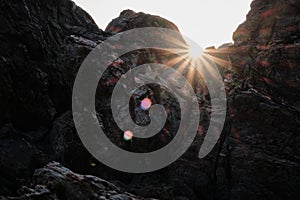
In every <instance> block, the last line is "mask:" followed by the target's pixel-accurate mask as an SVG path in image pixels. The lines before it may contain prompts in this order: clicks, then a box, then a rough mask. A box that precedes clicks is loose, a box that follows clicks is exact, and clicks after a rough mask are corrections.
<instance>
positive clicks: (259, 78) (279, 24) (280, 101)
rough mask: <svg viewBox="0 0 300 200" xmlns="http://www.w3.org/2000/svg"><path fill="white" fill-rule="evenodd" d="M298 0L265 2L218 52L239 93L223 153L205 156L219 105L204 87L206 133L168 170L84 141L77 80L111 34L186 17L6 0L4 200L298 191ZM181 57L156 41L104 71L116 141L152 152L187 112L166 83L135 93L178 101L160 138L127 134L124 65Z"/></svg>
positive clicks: (141, 119) (264, 195)
mask: <svg viewBox="0 0 300 200" xmlns="http://www.w3.org/2000/svg"><path fill="white" fill-rule="evenodd" d="M299 6H300V2H299V1H298V0H273V1H271V0H270V1H267V0H254V1H253V3H252V5H251V11H250V12H249V14H248V15H247V20H246V21H245V22H244V23H243V24H242V25H240V26H239V27H238V29H237V30H236V32H235V33H234V34H233V39H234V44H233V45H224V46H222V47H221V48H219V49H212V48H211V49H207V51H208V52H209V53H210V54H211V55H212V57H213V58H214V59H215V61H216V63H217V64H218V66H219V67H220V71H221V72H222V74H223V75H224V79H225V81H226V88H227V91H228V97H229V98H228V99H229V102H228V104H229V110H228V112H229V114H228V118H229V119H230V120H228V122H227V124H226V127H225V129H224V133H223V134H222V139H221V140H220V143H219V144H218V145H217V146H216V148H215V149H214V150H213V152H212V153H211V154H209V155H208V157H206V158H205V159H202V160H199V159H197V153H198V150H199V145H200V144H201V141H202V139H203V132H205V130H206V128H207V124H208V121H209V113H210V111H209V109H210V103H209V98H208V97H206V96H207V94H201V98H200V99H199V103H200V104H201V106H200V109H201V122H200V124H199V125H200V126H199V134H198V136H197V138H196V139H195V141H194V143H193V145H192V146H191V148H190V149H189V150H188V151H187V152H186V153H185V154H184V155H183V156H182V158H180V159H179V160H178V161H176V162H175V163H173V164H172V165H170V166H169V167H166V168H164V169H162V170H159V171H157V172H152V173H147V174H139V175H136V174H127V173H121V172H117V171H115V170H112V169H110V168H108V167H106V166H104V165H102V164H101V163H99V162H97V161H96V160H95V159H94V158H93V157H92V156H91V155H90V154H89V153H88V152H87V151H86V150H85V148H84V147H83V145H82V144H81V142H80V140H79V138H78V136H77V133H76V129H75V127H74V122H73V119H72V113H71V95H72V86H73V82H74V78H75V76H76V73H77V70H78V68H79V67H80V64H81V63H82V61H83V59H84V58H85V57H86V56H87V54H88V53H89V52H90V51H91V50H92V49H93V48H94V47H95V46H96V45H97V44H99V43H101V42H102V41H103V40H105V39H106V38H107V37H109V36H111V35H114V34H116V33H118V32H122V31H126V30H129V29H133V28H139V27H149V26H150V27H164V28H169V29H172V30H176V31H178V28H177V27H176V25H174V24H173V23H172V22H170V21H168V20H165V19H163V18H160V17H158V16H152V15H149V14H145V13H136V12H134V11H130V10H125V11H123V12H122V13H121V14H120V16H119V17H117V18H116V19H114V20H113V21H112V22H111V23H110V24H109V25H108V27H107V28H106V30H105V31H102V30H100V29H99V28H98V27H97V25H96V24H95V23H94V21H93V20H92V18H91V17H90V16H89V15H88V14H87V13H86V12H84V11H83V10H82V9H81V8H79V7H78V6H76V5H75V4H74V3H73V2H72V1H70V0H51V1H46V0H38V1H36V0H26V1H24V0H11V1H6V0H1V1H0V10H1V12H0V15H1V18H0V24H1V25H2V26H1V27H3V28H2V29H1V30H0V38H1V48H0V67H1V68H0V82H1V84H0V99H1V104H0V112H1V115H0V149H1V151H0V196H1V195H3V197H0V198H2V199H146V198H156V199H178V200H179V199H181V200H182V199H195V200H196V199H229V198H230V199H236V200H239V199H291V200H292V199H298V198H299V196H300V193H299V190H298V188H299V186H300V160H299V159H300V158H299V142H300V137H299V132H300V130H299V129H300V128H299V127H300V113H299V112H300V107H299V106H300V105H299V87H298V86H299V76H300V73H299V69H298V65H299V63H300V61H299V56H300V53H299V48H300V47H299V42H300V41H299V30H300V27H299V23H300V18H299V17H300V16H299V12H297V11H298V10H299ZM149 56H151V59H149ZM171 58H172V56H171V57H170V55H166V54H165V52H161V51H157V50H140V51H136V52H132V53H129V54H126V55H124V56H122V57H121V58H118V59H117V60H116V61H115V62H114V63H112V65H111V66H110V67H109V70H107V71H106V73H105V76H104V77H103V78H102V79H101V80H100V82H99V88H98V89H99V94H97V95H98V96H97V105H96V108H97V111H99V113H100V114H101V116H102V118H101V119H100V120H99V121H100V122H101V123H102V125H103V126H104V127H105V129H106V130H107V136H108V137H109V138H110V139H111V140H112V141H114V143H115V144H116V145H118V146H120V147H122V148H124V149H127V150H131V151H136V152H141V151H145V148H146V150H148V151H151V150H153V149H157V148H159V147H161V146H163V145H165V144H167V143H168V142H169V141H170V140H171V139H172V133H173V132H176V130H177V129H176V128H177V125H178V123H179V122H180V112H178V103H177V101H176V99H174V97H172V95H171V94H170V93H169V92H168V91H167V90H166V89H164V88H159V89H158V88H157V87H156V86H153V85H149V86H145V87H143V88H141V89H140V90H139V91H138V92H137V94H136V95H135V96H134V97H133V99H132V101H133V102H135V103H136V102H140V100H141V99H142V98H144V97H145V96H149V97H151V98H152V100H153V102H157V103H162V104H163V105H165V106H166V107H168V108H169V109H170V115H169V116H168V119H167V124H166V127H165V128H164V129H163V130H162V131H161V133H160V134H158V136H157V137H154V138H152V139H151V140H147V141H133V142H132V143H128V142H126V141H124V140H123V139H122V135H121V132H120V130H118V128H117V127H116V125H115V124H114V122H113V121H112V120H111V117H112V116H111V112H110V104H109V102H110V101H109V94H110V93H111V90H112V88H113V87H114V85H115V83H116V81H117V80H118V78H120V74H124V73H126V72H127V71H128V70H130V69H132V68H135V67H136V66H137V65H139V64H143V63H147V62H154V63H166V60H168V59H171ZM198 82H202V81H199V80H198ZM193 86H194V87H195V90H196V89H197V87H199V86H198V85H193ZM157 93H159V94H157ZM203 96H204V97H203ZM202 97H203V98H202ZM132 110H133V112H132V116H133V118H134V119H135V121H136V122H137V123H139V124H147V123H148V120H149V118H148V116H147V115H146V114H145V113H144V112H141V111H140V110H138V109H136V105H135V104H134V103H133V104H132ZM103 116H104V117H103ZM112 132H113V133H120V134H113V135H112V134H109V133H112ZM53 160H55V161H57V162H60V163H62V165H64V166H65V167H68V168H70V169H71V170H72V171H74V172H72V171H70V170H69V169H67V168H65V167H63V166H62V165H60V164H58V163H56V162H51V161H53ZM49 162H51V163H49ZM48 163H49V164H48ZM47 164H48V165H47ZM44 166H45V167H44ZM79 173H80V174H91V175H94V176H88V175H79ZM98 177H100V178H98ZM103 179H106V180H107V181H105V180H103ZM4 196H6V197H4ZM7 196H15V197H7ZM16 196H17V197H16Z"/></svg>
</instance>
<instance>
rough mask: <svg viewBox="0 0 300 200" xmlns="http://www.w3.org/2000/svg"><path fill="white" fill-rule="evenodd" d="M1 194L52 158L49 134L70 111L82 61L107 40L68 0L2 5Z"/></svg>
mask: <svg viewBox="0 0 300 200" xmlns="http://www.w3.org/2000/svg"><path fill="white" fill-rule="evenodd" d="M0 10H1V12H0V24H1V27H2V28H1V30H0V39H1V43H0V46H1V48H0V80H1V83H0V99H1V104H0V113H1V115H0V126H1V128H0V137H1V139H0V147H1V153H0V154H1V156H0V169H1V170H0V193H8V192H11V191H13V190H15V189H17V188H18V187H19V186H20V185H22V184H24V183H25V182H28V181H29V177H31V174H32V172H33V171H34V169H35V168H37V167H41V166H42V165H45V164H46V163H47V162H49V161H50V160H51V159H53V156H52V153H50V151H51V148H50V142H49V141H50V131H51V129H52V128H51V127H52V123H53V122H54V120H55V119H56V118H57V117H59V116H61V115H62V114H63V113H64V112H66V111H68V110H70V108H71V94H72V85H73V81H74V77H75V75H76V72H77V70H78V68H79V66H80V63H81V62H82V60H83V59H84V58H85V56H86V55H87V54H88V53H89V52H90V50H91V49H92V48H93V47H94V46H95V45H96V43H97V42H98V41H101V40H102V39H103V38H104V34H102V33H103V32H102V31H101V30H100V29H98V27H97V26H96V24H95V23H94V21H93V20H92V18H91V17H90V16H89V15H88V14H87V13H86V12H85V11H83V10H82V9H81V8H79V7H77V6H76V5H75V4H74V3H73V2H72V1H69V0H51V1H46V0H38V1H36V0H26V1H23V0H12V1H6V0H1V1H0Z"/></svg>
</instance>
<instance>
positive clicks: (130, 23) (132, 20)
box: [105, 10, 179, 33]
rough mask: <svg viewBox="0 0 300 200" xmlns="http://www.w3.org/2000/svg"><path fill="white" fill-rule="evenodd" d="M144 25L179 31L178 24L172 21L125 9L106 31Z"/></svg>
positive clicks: (116, 30)
mask: <svg viewBox="0 0 300 200" xmlns="http://www.w3.org/2000/svg"><path fill="white" fill-rule="evenodd" d="M143 27H160V28H168V29H172V30H176V31H179V30H178V28H177V26H176V25H175V24H173V23H172V22H170V21H168V20H166V19H163V18H161V17H159V16H154V15H149V14H145V13H142V12H140V13H136V12H134V11H132V10H124V11H123V12H121V14H120V16H119V17H117V18H116V19H114V20H112V21H111V22H110V23H109V24H108V26H107V27H106V29H105V31H107V32H113V33H118V32H123V31H126V30H130V29H134V28H143Z"/></svg>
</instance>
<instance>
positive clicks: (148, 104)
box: [141, 98, 152, 110]
mask: <svg viewBox="0 0 300 200" xmlns="http://www.w3.org/2000/svg"><path fill="white" fill-rule="evenodd" d="M151 106H152V101H151V99H149V98H145V99H143V101H142V102H141V109H142V110H149V109H150V108H151Z"/></svg>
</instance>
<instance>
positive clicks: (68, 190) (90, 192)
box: [4, 162, 154, 200]
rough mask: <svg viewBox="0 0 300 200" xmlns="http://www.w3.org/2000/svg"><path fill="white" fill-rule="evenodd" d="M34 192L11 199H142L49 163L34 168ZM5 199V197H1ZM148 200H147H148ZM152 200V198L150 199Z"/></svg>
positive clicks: (23, 192) (106, 183) (98, 179)
mask: <svg viewBox="0 0 300 200" xmlns="http://www.w3.org/2000/svg"><path fill="white" fill-rule="evenodd" d="M33 179H34V185H35V188H34V189H30V188H26V187H24V188H21V189H20V190H19V193H20V194H21V196H20V197H16V198H12V197H9V198H7V199H9V200H12V199H16V200H37V199H43V200H48V199H49V200H56V199H64V200H82V199H90V200H93V199H95V200H96V199H97V200H98V199H103V200H106V199H107V200H108V199H109V200H126V199H128V200H129V199H130V200H138V199H140V200H143V199H145V198H141V197H137V196H135V195H132V194H130V193H128V192H126V191H124V190H123V189H122V188H120V187H117V186H115V185H113V184H111V183H109V182H107V181H105V180H103V179H100V178H98V177H95V176H89V175H80V174H76V173H74V172H72V171H71V170H69V169H67V168H65V167H63V166H61V165H60V164H59V163H56V162H51V163H49V164H48V165H46V166H45V167H44V168H41V169H37V170H36V171H35V172H34V175H33ZM4 199H5V198H4ZM149 200H150V199H149ZM153 200H154V199H153Z"/></svg>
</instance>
